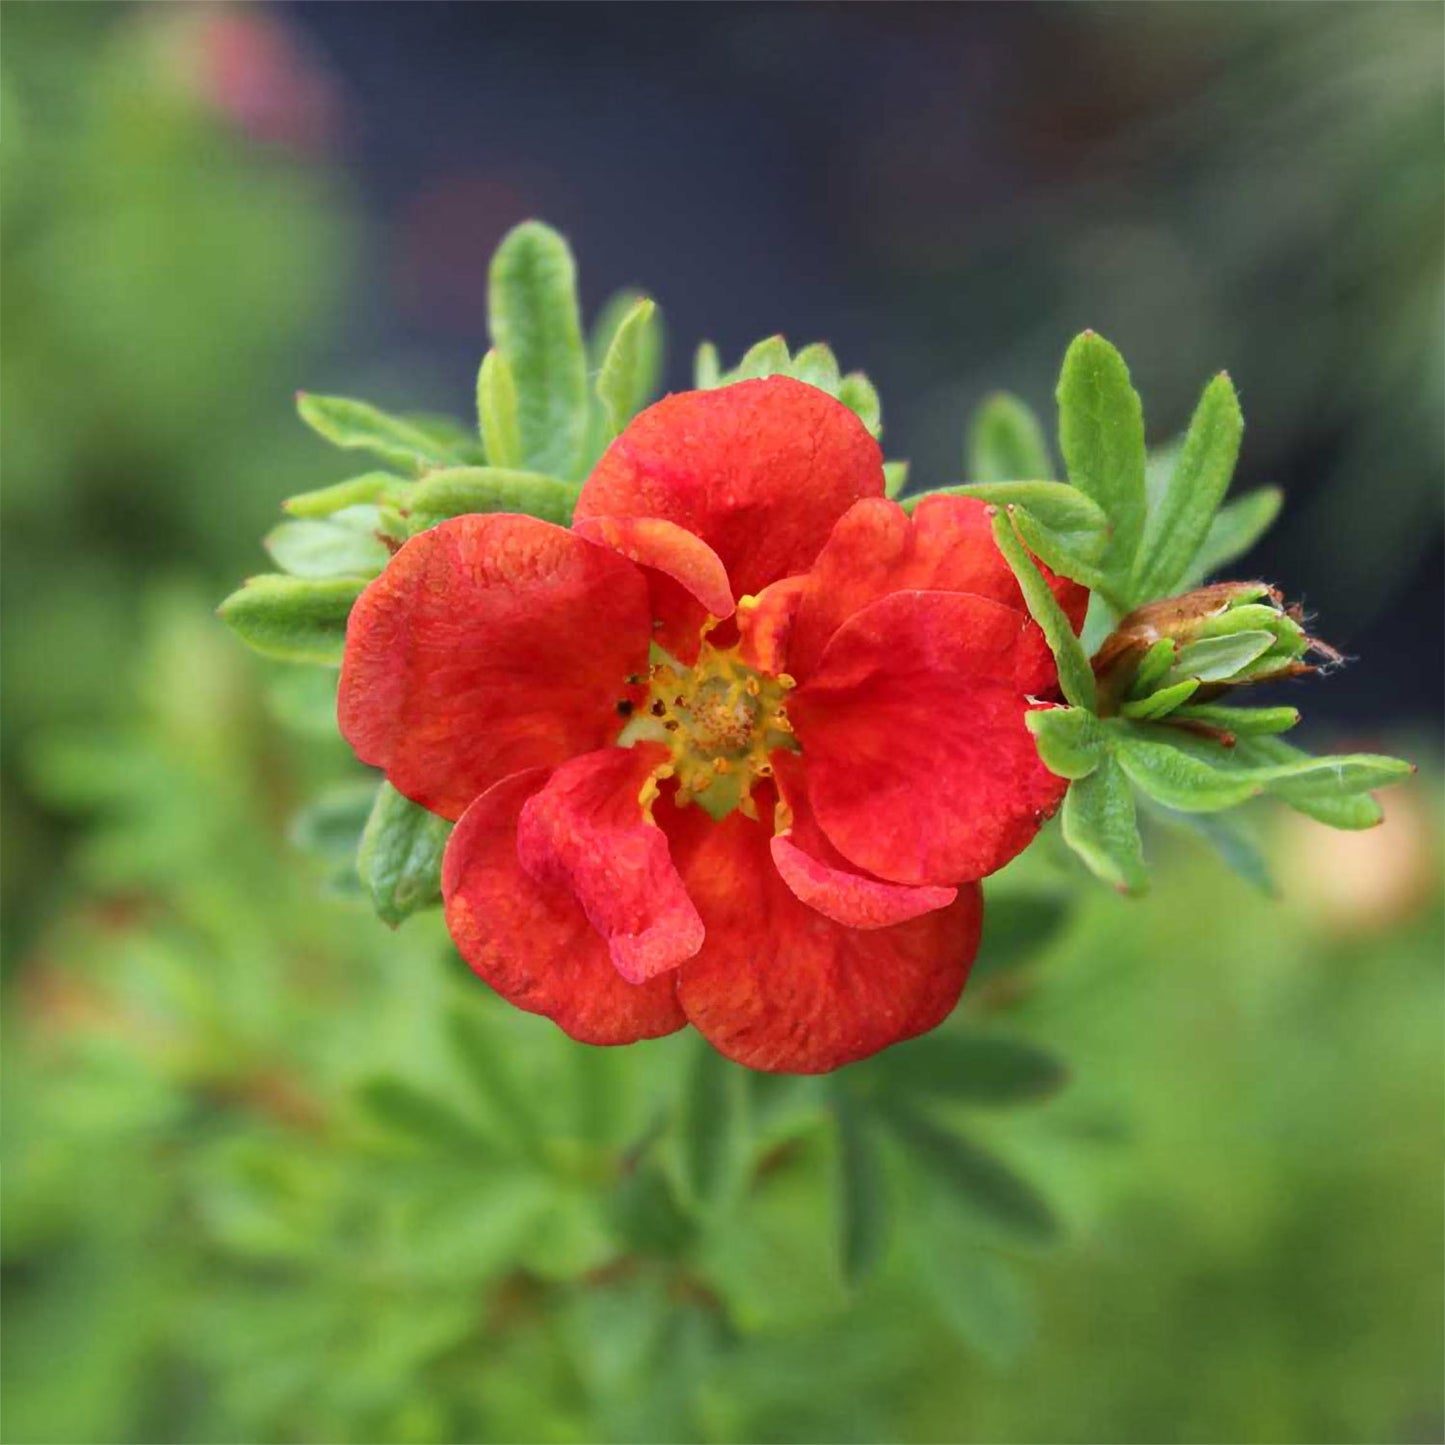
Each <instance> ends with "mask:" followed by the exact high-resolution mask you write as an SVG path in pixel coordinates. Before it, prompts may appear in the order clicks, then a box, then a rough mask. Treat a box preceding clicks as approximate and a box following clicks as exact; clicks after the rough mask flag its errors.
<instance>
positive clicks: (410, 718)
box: [337, 513, 651, 818]
mask: <svg viewBox="0 0 1445 1445" xmlns="http://www.w3.org/2000/svg"><path fill="white" fill-rule="evenodd" d="M650 627H651V624H650V616H649V611H648V603H647V585H646V582H645V581H644V579H643V575H642V573H641V572H640V571H639V570H638V569H637V568H636V567H634V566H633V565H632V563H630V562H628V561H626V560H625V559H624V558H622V557H619V556H618V555H617V554H616V553H615V552H612V551H609V550H608V549H607V548H605V547H598V546H595V545H594V544H593V543H591V542H588V541H586V540H585V539H583V538H582V537H579V536H577V535H576V534H575V533H573V532H569V531H567V530H566V529H565V528H562V527H555V526H553V525H552V524H551V523H548V522H539V521H537V520H536V519H535V518H532V517H521V516H512V515H510V514H506V513H492V514H489V515H485V516H467V517H457V518H455V519H454V520H452V521H449V522H443V523H441V524H440V525H439V526H436V527H433V528H431V529H430V530H429V531H426V532H422V533H420V534H419V535H418V536H416V537H413V538H412V539H411V540H410V541H409V542H407V543H406V545H405V546H404V547H402V549H401V550H400V551H399V552H398V553H397V554H396V556H395V557H393V558H392V559H391V561H390V563H388V565H387V568H386V570H385V571H384V572H383V573H382V574H381V576H380V577H378V578H377V579H376V580H375V581H374V582H373V583H371V585H370V586H369V587H367V589H366V590H365V591H364V592H363V593H362V594H361V596H360V598H358V600H357V602H356V605H355V607H353V608H352V611H351V617H350V620H349V622H348V624H347V629H346V654H345V658H344V660H343V662H342V666H341V686H340V691H339V694H338V699H337V718H338V721H339V723H340V727H341V732H342V735H343V736H344V737H345V738H346V740H347V741H348V742H349V743H350V744H351V746H352V747H353V748H354V749H355V751H356V755H357V757H359V758H360V759H361V760H362V762H364V763H370V764H371V765H372V766H373V767H378V768H382V769H384V770H385V772H386V776H387V779H388V780H389V781H390V782H391V784H392V786H393V787H395V788H396V789H397V790H398V791H399V792H401V793H404V794H405V795H406V796H407V797H408V798H411V799H412V800H413V801H414V802H417V803H420V804H421V805H422V806H423V807H426V808H430V809H431V810H432V811H433V812H436V813H440V814H442V816H443V817H447V818H459V817H461V815H462V813H463V812H464V811H465V809H466V808H467V806H468V804H470V803H471V801H472V800H473V799H474V798H475V797H477V796H478V795H479V794H480V793H482V792H484V791H485V790H486V789H487V788H489V787H490V786H491V785H492V784H493V783H495V782H498V781H499V780H500V779H502V778H504V777H507V776H509V775H510V774H512V773H515V772H519V771H521V770H523V769H525V768H531V767H539V766H540V767H551V766H555V765H556V764H558V763H561V762H564V761H565V760H566V759H568V758H570V757H574V756H576V754H578V753H582V752H587V751H590V750H591V749H593V748H598V747H601V746H603V745H604V744H606V743H607V742H609V741H610V740H611V739H612V738H613V737H614V736H615V735H616V733H617V729H618V726H619V720H618V714H617V705H618V703H619V702H620V701H623V700H627V701H632V702H636V701H638V700H640V698H641V696H642V690H641V689H640V688H638V687H635V686H629V685H628V683H627V681H626V679H627V678H628V676H629V675H633V676H635V675H637V674H639V673H643V672H645V671H646V670H647V649H648V641H649V637H650Z"/></svg>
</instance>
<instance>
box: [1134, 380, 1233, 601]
mask: <svg viewBox="0 0 1445 1445" xmlns="http://www.w3.org/2000/svg"><path fill="white" fill-rule="evenodd" d="M1243 435H1244V416H1243V413H1242V412H1241V411H1240V409H1239V398H1238V397H1237V396H1236V395H1235V393H1234V383H1233V382H1231V381H1230V379H1229V377H1228V376H1227V375H1226V374H1225V373H1223V372H1221V373H1220V374H1219V375H1218V376H1216V377H1215V378H1214V380H1213V381H1211V382H1210V383H1209V385H1208V386H1207V387H1205V388H1204V395H1203V396H1202V397H1201V398H1200V399H1199V405H1198V406H1197V407H1196V408H1195V411H1194V416H1193V418H1192V420H1191V421H1190V423H1189V430H1188V432H1187V433H1186V434H1185V437H1184V445H1183V447H1182V448H1181V449H1180V452H1179V457H1178V460H1177V461H1176V462H1175V465H1174V473H1173V475H1172V476H1171V477H1170V479H1169V487H1168V490H1167V491H1166V492H1165V493H1164V496H1163V498H1162V499H1161V501H1160V503H1159V505H1158V506H1157V507H1156V508H1155V509H1154V511H1153V512H1152V513H1151V514H1150V516H1149V519H1148V522H1147V524H1146V526H1145V528H1144V540H1143V544H1142V546H1141V547H1140V550H1139V557H1138V561H1137V563H1136V565H1135V568H1134V586H1133V589H1132V597H1131V601H1132V604H1133V605H1135V606H1137V605H1138V604H1139V603H1141V602H1149V601H1153V600H1154V599H1155V598H1159V597H1167V596H1168V595H1169V593H1170V590H1171V589H1172V588H1173V587H1174V584H1175V583H1176V582H1178V581H1179V579H1180V578H1181V577H1183V576H1184V574H1185V572H1186V571H1188V569H1189V567H1190V565H1191V564H1192V563H1193V562H1194V560H1195V556H1196V554H1197V553H1198V552H1199V550H1200V548H1201V547H1202V546H1203V545H1204V540H1205V537H1206V536H1207V535H1208V533H1209V529H1210V526H1211V524H1212V523H1213V521H1214V516H1215V513H1216V512H1217V511H1218V510H1219V504H1220V502H1221V501H1223V500H1224V494H1225V492H1227V491H1228V490H1229V480H1230V478H1231V477H1232V476H1233V475H1234V465H1235V462H1236V461H1237V460H1238V459H1239V444H1240V440H1241V438H1242V437H1243Z"/></svg>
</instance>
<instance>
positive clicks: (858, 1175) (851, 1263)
mask: <svg viewBox="0 0 1445 1445" xmlns="http://www.w3.org/2000/svg"><path fill="white" fill-rule="evenodd" d="M837 1115H838V1172H837V1175H836V1180H837V1185H836V1188H837V1200H838V1243H839V1248H840V1251H841V1254H842V1265H843V1278H844V1279H845V1280H846V1281H847V1282H848V1283H849V1284H850V1285H857V1284H861V1283H862V1281H863V1280H865V1279H866V1278H867V1277H868V1276H869V1275H870V1274H872V1273H873V1271H874V1269H875V1268H876V1267H877V1265H878V1262H879V1261H880V1260H881V1259H882V1257H883V1253H884V1250H885V1249H886V1247H887V1244H888V1234H889V1210H888V1192H887V1177H886V1171H885V1168H884V1161H883V1158H882V1152H881V1150H880V1149H879V1147H878V1139H877V1135H876V1133H875V1127H876V1126H875V1125H874V1122H873V1120H872V1119H871V1118H870V1117H869V1116H868V1114H867V1113H866V1112H865V1111H864V1110H863V1109H862V1108H861V1107H860V1106H859V1104H858V1103H857V1102H856V1101H855V1100H854V1099H853V1098H852V1097H851V1096H850V1095H849V1094H847V1093H846V1092H845V1091H842V1090H840V1091H839V1095H838V1101H837Z"/></svg>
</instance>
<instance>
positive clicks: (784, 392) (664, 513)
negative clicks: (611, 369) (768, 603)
mask: <svg viewBox="0 0 1445 1445" xmlns="http://www.w3.org/2000/svg"><path fill="white" fill-rule="evenodd" d="M882 495H883V458H882V453H881V452H880V451H879V450H878V443H877V442H876V441H874V440H873V438H872V437H871V436H870V435H869V433H868V431H867V429H866V428H865V427H864V426H863V423H862V422H860V421H859V420H858V418H857V417H856V416H855V415H854V414H853V413H852V412H851V411H849V409H848V408H847V407H846V406H844V405H843V404H842V403H841V402H839V401H835V400H834V399H833V398H832V397H831V396H829V395H828V394H827V393H826V392H823V391H819V390H818V389H817V388H816V387H813V386H808V385H806V384H805V383H803V382H800V381H793V380H791V379H790V378H788V377H781V376H773V377H767V378H765V379H763V380H760V381H743V382H738V383H736V384H735V385H733V386H725V387H721V388H719V389H718V390H716V391H688V392H682V393H680V394H678V395H676V396H669V397H666V398H665V399H664V400H662V401H660V402H658V403H657V404H656V405H655V406H650V407H648V408H647V410H646V411H644V412H642V413H641V414H639V415H638V416H637V417H635V418H634V419H633V420H632V421H631V422H630V423H629V424H628V426H627V428H626V429H625V430H624V431H623V432H622V434H621V435H620V436H619V437H618V438H617V440H616V441H614V442H613V443H612V445H611V446H610V447H609V448H608V449H607V451H606V453H605V454H604V455H603V457H602V459H601V460H600V461H599V462H598V463H597V466H596V468H595V469H594V470H593V472H592V475H591V476H590V477H589V478H588V479H587V481H586V482H585V483H584V484H583V487H582V494H581V496H580V497H579V498H578V500H577V508H576V513H575V516H576V519H577V522H579V523H580V522H585V521H587V520H588V519H590V518H593V517H609V518H617V517H661V518H663V519H664V520H666V521H669V522H675V523H677V525H678V526H680V527H685V528H687V530H688V531H690V532H692V533H694V534H695V535H697V536H699V537H701V538H702V540H703V541H704V542H706V543H707V544H708V546H709V547H711V548H712V550H713V551H714V552H716V553H717V555H718V556H719V557H720V558H721V559H722V562H723V565H724V567H726V568H727V574H728V577H729V579H730V581H731V584H732V595H733V596H734V597H742V596H744V595H746V594H748V593H757V592H761V591H762V589H763V588H764V587H766V586H767V585H768V584H769V583H770V582H776V581H777V580H778V579H779V578H782V577H788V576H792V575H793V574H794V573H798V572H805V571H806V570H807V569H808V568H809V567H810V566H811V565H812V562H813V559H814V558H815V557H816V556H817V555H818V551H819V549H820V548H821V547H822V546H823V543H824V542H826V541H827V539H828V534H829V532H831V531H832V529H833V524H834V523H835V522H836V521H837V520H838V518H839V517H841V516H842V515H843V513H844V512H846V511H847V510H848V508H849V507H850V506H851V505H852V504H853V503H854V502H856V501H857V500H858V499H859V498H861V497H881V496H882Z"/></svg>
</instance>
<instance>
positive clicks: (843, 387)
mask: <svg viewBox="0 0 1445 1445" xmlns="http://www.w3.org/2000/svg"><path fill="white" fill-rule="evenodd" d="M838 400H839V401H841V402H842V403H843V405H844V406H846V407H847V408H848V410H849V411H851V412H854V413H855V414H856V415H857V417H858V420H859V421H861V422H862V423H863V425H864V426H865V427H867V428H868V430H869V431H870V432H872V433H873V435H874V436H875V437H881V436H882V435H883V405H882V403H881V402H880V401H879V400H878V392H877V389H876V388H875V387H874V385H873V383H872V382H871V381H869V380H868V378H867V377H866V376H865V375H864V374H863V373H862V372H861V371H850V372H849V373H848V375H847V376H845V377H844V378H843V379H842V380H841V381H840V382H839V383H838ZM884 465H885V470H886V468H887V466H888V465H890V464H889V463H885V464H884ZM891 465H893V466H899V465H901V466H905V467H906V466H907V465H908V463H907V462H902V463H898V462H894V463H891ZM888 495H889V496H890V497H891V496H894V495H896V494H895V493H893V492H889V493H888Z"/></svg>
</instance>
